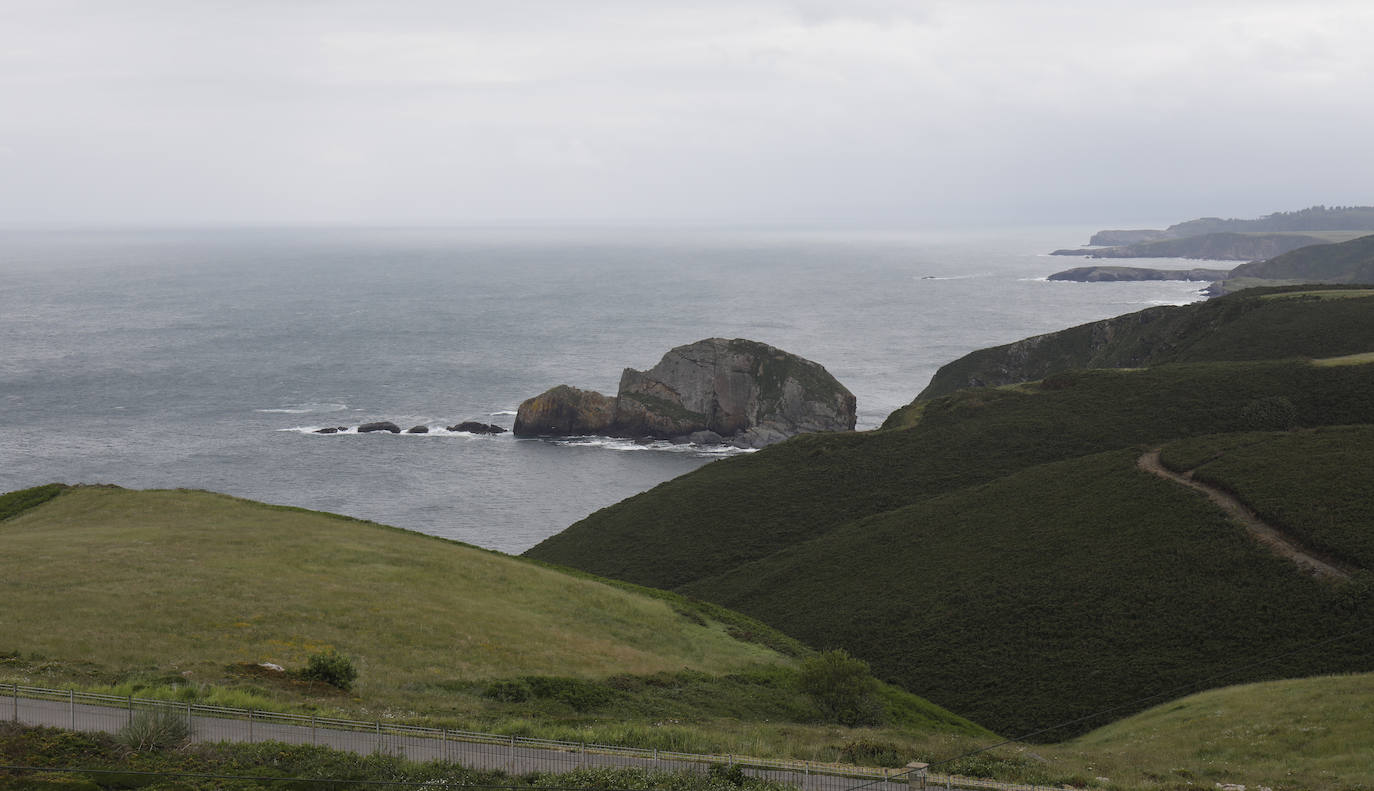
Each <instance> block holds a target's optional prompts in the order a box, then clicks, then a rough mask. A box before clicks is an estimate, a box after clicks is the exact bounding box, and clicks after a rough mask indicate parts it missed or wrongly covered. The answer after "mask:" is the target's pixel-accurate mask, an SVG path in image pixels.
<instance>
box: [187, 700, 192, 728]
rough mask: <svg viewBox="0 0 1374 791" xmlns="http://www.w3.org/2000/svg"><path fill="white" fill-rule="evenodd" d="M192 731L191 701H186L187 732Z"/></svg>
mask: <svg viewBox="0 0 1374 791" xmlns="http://www.w3.org/2000/svg"><path fill="white" fill-rule="evenodd" d="M190 732H191V702H190V701H187V702H186V733H188V734H189V733H190Z"/></svg>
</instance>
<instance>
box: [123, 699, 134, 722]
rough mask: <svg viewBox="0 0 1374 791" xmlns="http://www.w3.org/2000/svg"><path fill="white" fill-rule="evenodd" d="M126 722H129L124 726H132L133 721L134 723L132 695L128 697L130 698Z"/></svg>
mask: <svg viewBox="0 0 1374 791" xmlns="http://www.w3.org/2000/svg"><path fill="white" fill-rule="evenodd" d="M128 720H129V721H128V722H127V723H125V724H126V725H132V724H133V721H134V696H133V695H130V696H129V717H128Z"/></svg>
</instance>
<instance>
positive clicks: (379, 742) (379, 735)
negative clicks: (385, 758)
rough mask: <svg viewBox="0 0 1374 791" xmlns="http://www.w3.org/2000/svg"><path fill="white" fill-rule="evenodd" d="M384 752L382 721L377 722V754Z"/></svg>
mask: <svg viewBox="0 0 1374 791" xmlns="http://www.w3.org/2000/svg"><path fill="white" fill-rule="evenodd" d="M381 751H382V721H381V720H377V752H381Z"/></svg>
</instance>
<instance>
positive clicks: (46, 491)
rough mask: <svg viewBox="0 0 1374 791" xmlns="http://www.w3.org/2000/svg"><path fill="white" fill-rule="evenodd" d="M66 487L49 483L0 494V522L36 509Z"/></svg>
mask: <svg viewBox="0 0 1374 791" xmlns="http://www.w3.org/2000/svg"><path fill="white" fill-rule="evenodd" d="M66 489H67V487H66V486H65V485H63V484H60V483H49V484H45V485H43V486H35V487H33V488H31V489H20V490H18V491H15V492H6V493H5V494H0V522H3V521H5V520H6V519H10V518H11V517H15V516H18V515H20V514H22V513H24V512H25V511H27V510H29V509H30V508H37V507H38V506H40V505H42V504H43V503H46V502H47V501H49V500H51V499H52V498H54V497H56V496H57V495H59V494H61V493H62V492H64V491H66Z"/></svg>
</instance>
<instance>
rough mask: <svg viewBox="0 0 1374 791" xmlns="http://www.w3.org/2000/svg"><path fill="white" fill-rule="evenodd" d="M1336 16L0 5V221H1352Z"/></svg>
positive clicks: (1349, 116)
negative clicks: (1322, 210)
mask: <svg viewBox="0 0 1374 791" xmlns="http://www.w3.org/2000/svg"><path fill="white" fill-rule="evenodd" d="M1371 30H1374V7H1369V6H1368V4H1366V3H1363V2H1313V3H1308V4H1303V5H1301V6H1297V5H1293V4H1291V3H1268V2H1220V1H1217V2H1200V3H1199V2H1188V3H1182V2H1159V3H1153V4H1149V5H1140V4H1135V3H1126V2H1112V1H1111V0H1108V1H1107V2H1100V3H1091V4H1083V3H1053V2H1050V3H1034V4H1032V3H1021V2H991V1H990V2H979V1H977V0H973V1H970V2H896V1H895V0H893V1H891V2H888V1H885V0H869V1H868V2H854V1H853V0H850V1H849V2H826V1H825V0H792V2H781V1H779V2H757V1H752V0H751V1H747V2H695V3H691V4H652V3H636V2H589V3H566V2H511V3H503V4H479V3H452V2H437V1H436V2H402V3H381V2H368V3H364V2H354V3H326V2H300V3H269V2H234V3H211V2H203V3H184V2H146V1H145V2H137V1H135V2H127V3H119V4H109V3H99V2H10V3H7V4H6V5H5V6H4V7H3V9H0V106H3V107H5V108H6V110H5V116H4V118H3V119H0V151H4V152H7V153H6V154H5V155H4V156H0V174H3V178H0V222H3V223H9V224H15V223H19V224H22V223H27V222H115V223H119V222H140V223H149V222H151V223H159V222H172V223H181V222H363V223H485V222H502V221H540V220H560V221H561V220H566V221H608V222H653V221H668V222H673V221H694V222H695V221H701V222H729V223H750V222H768V223H775V222H783V223H786V222H833V223H860V224H882V225H890V224H903V225H908V224H915V225H929V224H939V223H945V222H964V221H968V222H972V221H978V220H988V221H995V222H1044V221H1064V222H1073V221H1084V222H1097V221H1101V222H1107V221H1114V220H1120V221H1126V220H1130V219H1140V220H1142V221H1143V220H1146V219H1152V220H1159V219H1163V220H1167V219H1172V218H1181V217H1184V216H1191V215H1195V214H1200V213H1222V214H1236V215H1253V214H1258V213H1262V212H1267V211H1272V210H1277V209H1284V208H1296V207H1298V206H1301V205H1306V204H1308V203H1314V202H1325V203H1354V202H1364V203H1368V202H1370V200H1371V196H1370V194H1369V187H1368V185H1369V184H1370V183H1374V178H1371V177H1374V158H1370V157H1369V156H1368V155H1367V148H1368V142H1367V141H1368V140H1369V139H1370V137H1371V134H1370V133H1371V131H1374V129H1372V127H1374V108H1371V107H1370V106H1369V103H1368V102H1367V101H1365V100H1364V95H1365V93H1367V91H1368V82H1369V77H1368V75H1370V74H1374V54H1371V50H1370V48H1368V47H1367V41H1368V38H1369V34H1370V32H1371Z"/></svg>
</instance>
